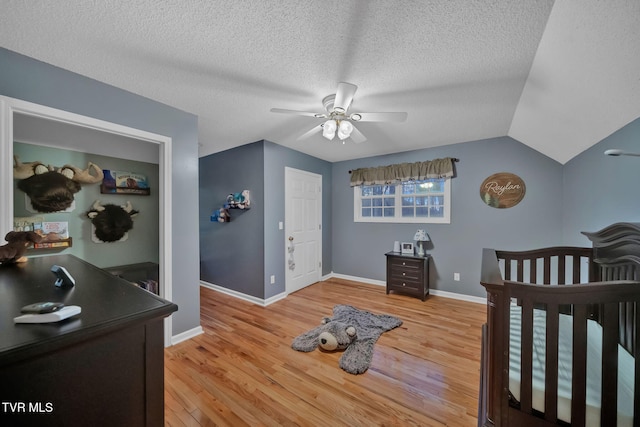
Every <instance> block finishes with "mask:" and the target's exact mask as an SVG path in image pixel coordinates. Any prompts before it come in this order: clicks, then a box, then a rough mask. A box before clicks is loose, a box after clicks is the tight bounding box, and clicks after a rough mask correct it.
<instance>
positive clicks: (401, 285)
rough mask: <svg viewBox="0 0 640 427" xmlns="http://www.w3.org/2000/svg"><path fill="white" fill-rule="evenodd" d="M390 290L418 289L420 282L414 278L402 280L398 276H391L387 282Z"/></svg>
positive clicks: (420, 285)
mask: <svg viewBox="0 0 640 427" xmlns="http://www.w3.org/2000/svg"><path fill="white" fill-rule="evenodd" d="M387 286H389V288H390V289H392V290H396V289H397V290H403V289H404V290H410V291H418V290H419V289H420V288H421V287H422V283H421V282H419V281H415V280H413V281H412V280H402V279H398V278H391V280H389V283H387Z"/></svg>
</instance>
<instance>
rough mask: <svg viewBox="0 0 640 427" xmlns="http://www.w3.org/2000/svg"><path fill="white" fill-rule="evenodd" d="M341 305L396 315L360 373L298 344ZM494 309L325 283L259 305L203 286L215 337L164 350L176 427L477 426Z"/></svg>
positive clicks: (208, 333)
mask: <svg viewBox="0 0 640 427" xmlns="http://www.w3.org/2000/svg"><path fill="white" fill-rule="evenodd" d="M335 304H350V305H353V306H354V307H357V308H359V309H362V310H368V311H371V312H373V313H377V314H382V313H386V314H391V315H394V316H397V317H399V318H401V319H402V320H403V324H402V326H400V327H399V328H396V329H394V330H392V331H389V332H386V333H384V334H382V336H381V337H380V339H379V340H378V342H377V343H376V346H375V350H374V356H373V361H372V363H371V366H370V368H369V370H368V371H366V372H365V373H364V374H361V375H352V374H348V373H346V372H345V371H343V370H342V369H340V367H339V366H338V359H339V357H340V354H341V353H324V352H321V351H319V350H315V351H313V352H311V353H302V352H297V351H295V350H293V349H292V348H291V341H292V340H293V338H295V337H296V336H298V335H300V334H301V333H303V332H306V331H307V330H309V329H312V328H314V327H316V326H318V325H319V324H320V321H321V319H322V318H323V317H324V316H331V315H332V311H333V306H334V305H335ZM485 318H486V308H485V305H483V304H476V303H470V302H464V301H458V300H453V299H449V298H443V297H436V296H429V297H428V298H427V300H426V301H425V302H422V301H420V300H419V299H417V298H412V297H408V296H403V295H397V294H393V293H392V294H389V295H386V293H385V288H384V287H381V286H376V285H369V284H363V283H358V282H351V281H345V280H338V279H332V280H329V281H324V282H319V283H316V284H314V285H311V286H309V287H307V288H304V289H302V290H300V291H298V292H295V293H293V294H291V295H289V296H288V297H287V298H286V299H284V300H281V301H278V302H276V303H273V304H271V305H269V306H268V307H260V306H257V305H255V304H251V303H249V302H245V301H242V300H239V299H237V298H233V297H230V296H227V295H225V294H222V293H219V292H216V291H213V290H211V289H207V288H201V324H202V327H203V329H204V331H205V333H204V334H202V335H199V336H197V337H195V338H192V339H190V340H187V341H184V342H182V343H180V344H177V345H174V346H172V347H170V348H167V349H165V423H166V425H168V426H233V427H237V426H252V427H253V426H296V425H297V426H403V427H404V426H442V425H447V426H475V425H476V424H477V407H478V388H479V379H480V333H481V330H480V329H481V325H482V323H484V322H485Z"/></svg>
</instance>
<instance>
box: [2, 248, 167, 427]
mask: <svg viewBox="0 0 640 427" xmlns="http://www.w3.org/2000/svg"><path fill="white" fill-rule="evenodd" d="M53 265H58V266H62V267H64V268H65V269H66V270H67V271H68V272H69V274H71V276H73V278H74V279H75V286H73V287H68V288H65V287H57V286H55V285H54V282H55V281H56V277H55V275H54V274H53V273H52V272H51V268H52V266H53ZM44 301H51V302H62V303H64V304H65V305H66V306H71V305H73V306H79V307H80V308H81V310H82V311H81V313H80V314H78V315H76V316H73V317H70V318H68V319H65V320H62V321H59V322H55V323H43V324H20V323H14V320H13V319H14V318H15V317H17V316H19V315H20V314H21V313H20V309H21V307H23V306H26V305H28V304H33V303H36V302H44ZM177 309H178V307H177V306H176V305H175V304H173V303H171V302H169V301H166V300H164V299H162V298H160V297H158V296H156V295H153V294H151V293H149V292H147V291H145V290H143V289H141V288H138V287H136V286H133V285H131V284H130V283H129V282H127V281H125V280H122V279H120V278H118V277H115V276H113V275H112V274H109V273H107V272H106V271H103V270H102V269H100V268H98V267H96V266H93V265H91V264H89V263H87V262H85V261H82V260H80V259H79V258H76V257H74V256H73V255H56V256H47V257H38V258H31V259H29V261H28V262H27V263H25V264H23V265H0V405H2V406H1V407H0V424H2V425H12V426H22V425H25V426H26V425H40V426H42V425H47V426H55V425H91V426H107V425H108V426H115V425H121V426H125V425H126V426H162V425H164V359H163V357H164V355H163V353H164V351H163V350H164V334H163V326H164V322H163V319H164V318H165V317H167V316H169V315H171V313H173V312H174V311H176V310H177Z"/></svg>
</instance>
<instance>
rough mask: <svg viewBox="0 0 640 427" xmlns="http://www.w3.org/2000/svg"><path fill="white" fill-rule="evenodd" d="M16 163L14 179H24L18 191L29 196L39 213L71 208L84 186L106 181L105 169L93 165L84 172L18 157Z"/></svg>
mask: <svg viewBox="0 0 640 427" xmlns="http://www.w3.org/2000/svg"><path fill="white" fill-rule="evenodd" d="M13 161H14V166H13V178H14V179H19V180H20V181H19V182H18V189H20V190H22V191H24V192H25V193H26V194H27V196H29V198H30V199H31V205H32V206H33V208H34V209H35V210H37V211H38V212H45V213H48V212H58V211H63V210H65V209H67V208H68V207H70V206H71V204H72V203H73V200H74V194H75V193H77V192H78V191H80V189H81V184H97V183H99V182H102V179H103V178H104V173H103V172H102V169H100V167H99V166H98V165H96V164H95V163H92V162H89V164H88V166H87V168H86V169H80V168H77V167H75V166H72V165H64V166H63V167H61V168H54V167H53V166H51V165H45V164H44V163H42V162H40V161H37V162H28V163H22V162H21V161H20V159H19V158H18V156H14V157H13ZM92 171H93V174H91V172H92Z"/></svg>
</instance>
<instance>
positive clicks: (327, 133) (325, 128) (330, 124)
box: [322, 120, 338, 141]
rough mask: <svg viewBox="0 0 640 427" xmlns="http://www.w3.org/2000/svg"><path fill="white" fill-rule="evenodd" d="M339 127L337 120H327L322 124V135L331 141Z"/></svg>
mask: <svg viewBox="0 0 640 427" xmlns="http://www.w3.org/2000/svg"><path fill="white" fill-rule="evenodd" d="M337 128H338V124H337V123H336V121H335V120H327V121H326V122H324V124H323V125H322V136H324V137H325V138H327V139H328V140H329V141H331V140H332V139H333V137H334V136H336V129H337Z"/></svg>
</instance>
